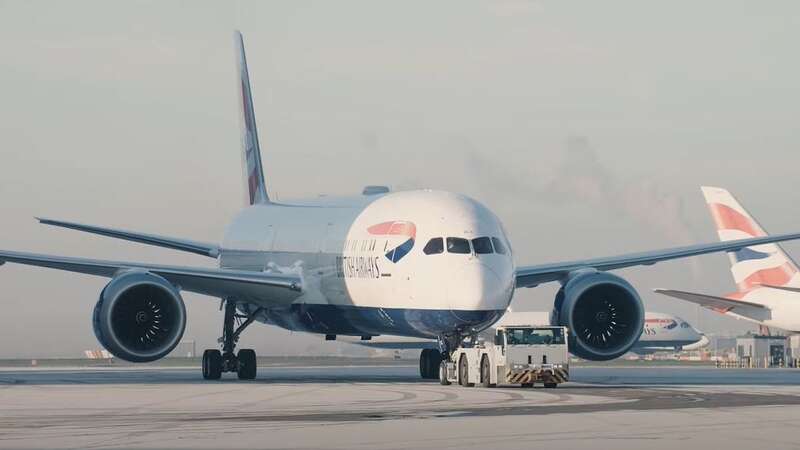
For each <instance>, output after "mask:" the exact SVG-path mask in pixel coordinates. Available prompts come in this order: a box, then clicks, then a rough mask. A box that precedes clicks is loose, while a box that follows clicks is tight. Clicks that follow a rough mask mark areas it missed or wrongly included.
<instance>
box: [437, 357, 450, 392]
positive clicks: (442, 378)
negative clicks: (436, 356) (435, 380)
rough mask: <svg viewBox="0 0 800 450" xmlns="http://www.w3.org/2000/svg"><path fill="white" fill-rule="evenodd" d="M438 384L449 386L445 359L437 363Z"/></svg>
mask: <svg viewBox="0 0 800 450" xmlns="http://www.w3.org/2000/svg"><path fill="white" fill-rule="evenodd" d="M439 384H441V385H442V386H450V380H448V379H447V361H442V362H441V363H439Z"/></svg>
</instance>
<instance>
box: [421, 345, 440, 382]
mask: <svg viewBox="0 0 800 450" xmlns="http://www.w3.org/2000/svg"><path fill="white" fill-rule="evenodd" d="M440 362H442V355H441V353H439V352H438V351H436V350H434V349H430V348H426V349H423V350H422V352H421V353H420V354H419V375H420V376H421V377H422V378H424V379H426V380H435V379H437V378H438V377H439V374H438V373H437V370H438V369H439V363H440Z"/></svg>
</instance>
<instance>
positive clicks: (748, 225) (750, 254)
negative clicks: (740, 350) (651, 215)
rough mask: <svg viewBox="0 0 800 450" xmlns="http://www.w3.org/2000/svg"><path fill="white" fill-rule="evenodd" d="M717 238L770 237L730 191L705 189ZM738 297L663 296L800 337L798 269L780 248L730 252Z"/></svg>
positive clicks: (669, 292) (671, 292) (770, 246)
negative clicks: (798, 334) (793, 333)
mask: <svg viewBox="0 0 800 450" xmlns="http://www.w3.org/2000/svg"><path fill="white" fill-rule="evenodd" d="M701 190H702V191H703V196H704V197H705V199H706V203H707V204H708V209H709V211H710V212H711V216H712V217H713V218H714V223H715V224H716V227H717V233H718V234H719V239H720V241H722V242H730V241H735V240H739V239H742V238H749V237H763V236H767V232H766V231H765V230H764V228H762V227H761V225H760V224H759V223H758V222H757V221H756V220H755V219H754V218H753V216H751V215H750V213H748V212H747V210H745V209H744V207H743V206H742V205H741V204H740V203H739V201H738V200H736V198H735V197H734V196H733V195H732V194H731V193H730V192H728V191H727V190H725V189H723V188H719V187H710V186H703V187H701ZM729 258H730V261H731V273H732V274H733V279H734V282H735V283H736V288H737V289H736V292H733V293H731V294H727V295H722V296H714V295H706V294H698V293H693V292H687V291H680V290H674V289H656V290H655V292H657V293H659V294H664V295H668V296H670V297H674V298H678V299H681V300H685V301H688V302H691V303H696V304H698V305H700V306H703V307H705V308H707V309H710V310H712V311H716V312H718V313H722V314H726V315H728V316H732V317H735V318H737V319H744V320H748V321H750V322H754V323H756V324H758V325H760V326H764V327H769V328H773V327H774V328H780V329H782V330H785V331H789V332H800V270H798V266H797V263H796V262H795V261H794V260H793V259H792V258H791V257H790V256H789V255H787V254H786V252H785V251H784V250H783V248H782V247H781V246H780V245H778V244H764V245H758V246H751V247H745V248H743V249H741V250H738V251H736V252H732V253H729Z"/></svg>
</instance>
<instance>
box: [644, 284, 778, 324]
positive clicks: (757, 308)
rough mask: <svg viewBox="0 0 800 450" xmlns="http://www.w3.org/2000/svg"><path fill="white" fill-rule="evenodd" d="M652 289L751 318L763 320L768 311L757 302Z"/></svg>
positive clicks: (710, 307)
mask: <svg viewBox="0 0 800 450" xmlns="http://www.w3.org/2000/svg"><path fill="white" fill-rule="evenodd" d="M653 291H654V292H656V293H658V294H663V295H667V296H669V297H674V298H677V299H680V300H684V301H687V302H690V303H694V304H696V305H700V306H702V307H704V308H708V309H711V310H714V311H717V312H732V313H734V314H738V315H740V316H743V317H746V318H749V319H753V320H764V319H765V318H766V316H767V315H768V314H769V313H770V310H769V308H768V307H766V306H764V305H761V304H759V303H752V302H747V301H743V300H733V299H730V298H725V297H717V296H714V295H707V294H697V293H694V292H686V291H676V290H673V289H653Z"/></svg>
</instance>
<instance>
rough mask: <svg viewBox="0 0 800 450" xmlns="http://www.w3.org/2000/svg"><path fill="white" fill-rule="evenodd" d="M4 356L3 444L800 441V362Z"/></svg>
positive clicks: (751, 444) (507, 445) (728, 444)
mask: <svg viewBox="0 0 800 450" xmlns="http://www.w3.org/2000/svg"><path fill="white" fill-rule="evenodd" d="M341 364H342V365H297V366H292V365H288V366H287V365H280V366H277V365H276V366H270V367H261V368H260V369H259V374H258V375H259V376H258V379H257V380H255V381H239V380H237V379H236V377H235V375H233V374H226V375H225V376H224V378H223V380H221V381H204V380H202V378H201V376H200V371H199V369H198V368H180V367H175V368H173V367H148V368H133V367H119V368H114V367H100V368H46V369H45V368H25V369H23V368H8V369H0V448H192V449H197V448H202V449H205V448H242V449H244V448H281V449H282V448H287V449H289V448H290V449H314V448H326V449H394V448H421V449H428V448H431V449H433V448H436V449H448V448H459V449H516V448H533V447H547V448H553V449H579V448H592V449H606V448H608V449H614V450H624V449H636V450H640V449H642V448H647V449H648V450H653V449H662V448H663V449H667V448H669V449H671V450H674V448H675V447H676V446H681V447H682V448H683V449H687V448H712V446H713V448H716V449H744V448H771V449H782V448H800V444H798V443H796V442H797V441H798V436H797V434H796V431H795V430H796V424H797V423H798V421H799V420H800V370H798V369H715V368H712V367H650V368H648V367H573V369H572V371H571V376H572V380H573V381H571V382H570V383H567V384H564V385H562V386H560V387H559V388H557V389H544V388H540V387H535V388H533V389H523V388H520V387H498V388H494V389H483V388H479V387H473V388H464V387H460V386H441V385H439V383H438V382H436V381H429V380H421V379H419V376H418V369H417V367H416V365H412V364H407V363H403V364H387V365H374V364H373V365H369V366H364V365H346V363H341Z"/></svg>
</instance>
